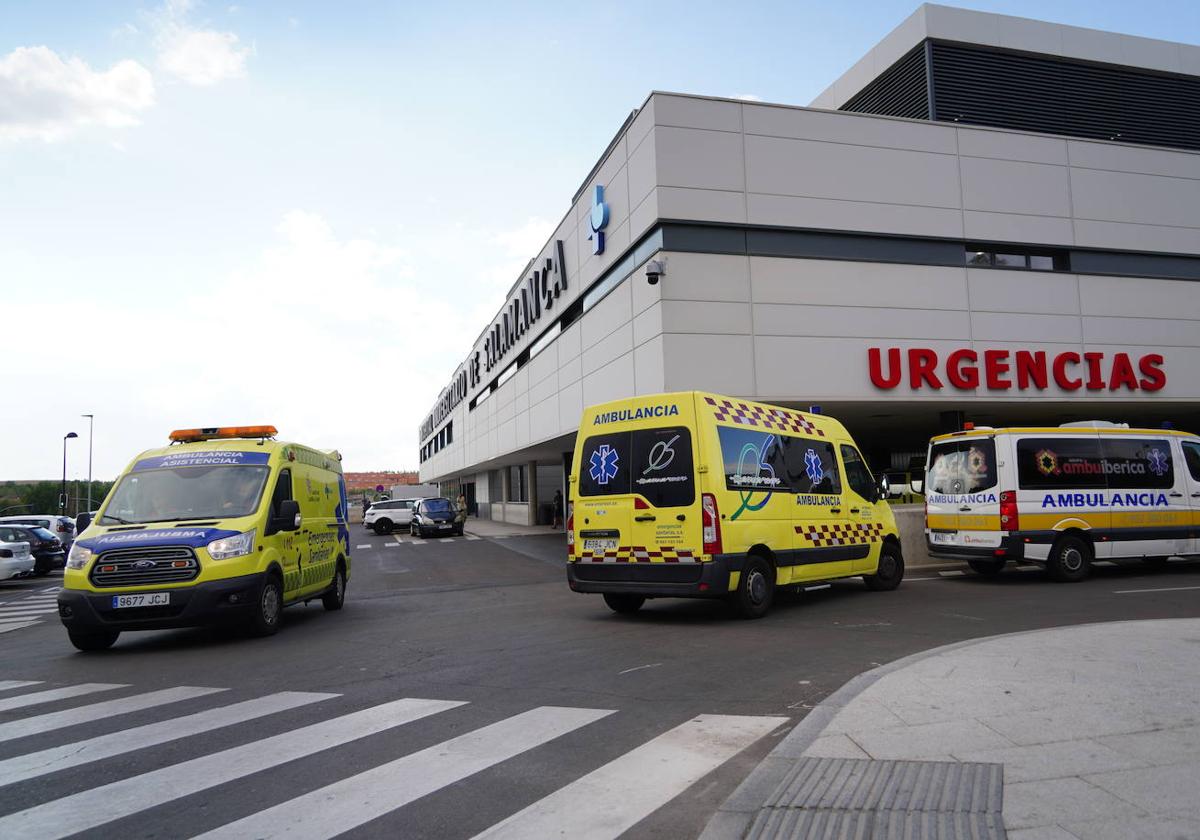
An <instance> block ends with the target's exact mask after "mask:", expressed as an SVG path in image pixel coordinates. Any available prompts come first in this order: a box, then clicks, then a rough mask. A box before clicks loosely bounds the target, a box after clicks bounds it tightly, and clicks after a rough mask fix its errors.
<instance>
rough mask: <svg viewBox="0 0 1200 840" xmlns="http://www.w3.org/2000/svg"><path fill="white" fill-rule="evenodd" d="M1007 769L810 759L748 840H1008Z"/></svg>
mask: <svg viewBox="0 0 1200 840" xmlns="http://www.w3.org/2000/svg"><path fill="white" fill-rule="evenodd" d="M1003 805H1004V765H1002V764H980V763H968V762H955V761H870V760H865V759H857V758H806V759H802V760H800V761H799V762H798V763H797V764H796V766H795V767H794V768H793V769H792V770H791V771H790V772H789V773H788V774H787V776H785V777H784V779H783V781H782V782H780V783H779V787H777V788H776V789H775V792H774V793H772V794H771V796H770V797H768V799H767V801H766V802H765V803H764V804H763V808H762V810H761V811H759V813H758V817H757V818H756V819H755V821H754V824H753V825H752V826H751V827H750V831H749V832H748V833H747V835H746V836H747V837H748V838H763V840H766V838H777V839H778V840H782V839H783V838H791V840H800V838H803V840H900V839H901V838H903V840H960V838H961V840H968V838H969V840H1003V838H1004V837H1005V833H1004V821H1003V818H1002V817H1001V810H1002V808H1003Z"/></svg>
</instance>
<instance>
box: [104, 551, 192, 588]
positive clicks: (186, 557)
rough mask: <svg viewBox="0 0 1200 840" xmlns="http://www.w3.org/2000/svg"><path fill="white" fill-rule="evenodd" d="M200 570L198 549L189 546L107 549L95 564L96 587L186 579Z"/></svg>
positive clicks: (178, 581) (181, 581)
mask: <svg viewBox="0 0 1200 840" xmlns="http://www.w3.org/2000/svg"><path fill="white" fill-rule="evenodd" d="M199 574H200V561H198V560H197V559H196V552H194V551H192V549H190V548H188V547H187V546H183V545H179V546H175V545H173V546H157V547H147V548H118V549H114V550H113V551H106V552H104V553H103V554H101V555H100V556H99V557H98V558H96V562H95V563H93V564H92V573H91V580H92V584H93V585H94V586H97V587H111V586H147V585H153V584H157V583H185V582H187V581H189V580H195V579H196V577H197V576H198V575H199Z"/></svg>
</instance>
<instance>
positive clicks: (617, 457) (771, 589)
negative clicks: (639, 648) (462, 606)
mask: <svg viewBox="0 0 1200 840" xmlns="http://www.w3.org/2000/svg"><path fill="white" fill-rule="evenodd" d="M569 489H570V502H569V506H568V515H567V546H568V552H569V557H568V563H567V582H568V584H569V585H570V587H571V589H573V590H574V591H576V592H584V593H600V594H602V595H603V596H604V601H605V603H607V604H608V606H609V608H610V609H612V610H613V611H614V612H618V613H633V612H636V611H637V610H638V609H640V608H641V607H642V605H643V604H644V603H645V601H646V599H647V598H662V597H684V598H723V599H726V600H727V601H729V602H730V604H731V605H732V606H733V607H734V609H735V610H736V611H737V613H739V614H740V615H741V616H742V617H744V618H760V617H762V616H763V615H765V614H766V613H767V611H768V610H769V609H770V607H771V602H772V599H773V598H774V595H775V592H776V590H777V589H779V588H780V587H787V588H803V587H805V586H810V585H813V584H818V583H822V582H825V581H830V580H833V579H836V578H848V577H857V576H861V577H862V578H863V579H864V580H865V581H866V585H867V587H868V588H870V589H876V590H889V589H895V588H896V587H897V586H899V585H900V581H901V580H902V579H903V577H904V559H903V556H902V554H901V551H900V538H899V532H898V531H897V528H896V522H895V519H894V518H893V516H892V511H891V508H890V507H888V504H887V501H886V498H887V488H886V479H881V481H880V482H876V481H875V479H874V478H872V476H871V472H870V470H869V469H867V464H866V462H865V461H864V460H863V457H862V455H861V454H860V453H859V450H858V447H857V446H855V444H854V441H853V440H852V439H851V437H850V434H849V433H848V432H847V431H846V429H845V428H844V427H843V426H842V424H841V423H839V422H838V421H837V420H834V419H833V418H831V417H826V416H824V415H821V414H813V413H807V412H801V411H794V410H792V409H787V408H780V407H778V406H773V405H765V404H762V403H755V402H746V401H743V400H738V399H733V398H731V397H723V396H720V395H718V394H707V393H702V392H698V391H685V392H681V393H673V394H655V395H650V396H641V397H634V398H631V399H627V400H621V401H618V402H611V403H606V404H603V405H597V406H593V407H591V408H588V409H585V410H584V413H583V419H582V421H581V424H580V428H579V435H578V437H577V443H576V445H575V452H574V455H573V457H572V462H571V475H570V477H569Z"/></svg>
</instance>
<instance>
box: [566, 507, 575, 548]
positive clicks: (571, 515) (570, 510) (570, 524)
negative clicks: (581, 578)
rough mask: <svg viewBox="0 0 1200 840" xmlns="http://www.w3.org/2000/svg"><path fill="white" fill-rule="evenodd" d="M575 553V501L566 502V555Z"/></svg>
mask: <svg viewBox="0 0 1200 840" xmlns="http://www.w3.org/2000/svg"><path fill="white" fill-rule="evenodd" d="M574 555H575V503H574V502H567V556H568V557H573V556H574Z"/></svg>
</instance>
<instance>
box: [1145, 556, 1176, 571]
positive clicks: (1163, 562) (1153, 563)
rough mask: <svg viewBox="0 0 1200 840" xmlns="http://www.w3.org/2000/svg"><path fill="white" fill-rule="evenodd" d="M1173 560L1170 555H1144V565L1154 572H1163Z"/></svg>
mask: <svg viewBox="0 0 1200 840" xmlns="http://www.w3.org/2000/svg"><path fill="white" fill-rule="evenodd" d="M1169 562H1171V558H1170V557H1143V558H1142V565H1143V566H1145V567H1146V568H1147V569H1149V570H1150V571H1152V572H1161V571H1162V570H1163V569H1165V568H1167V564H1168V563H1169Z"/></svg>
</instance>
